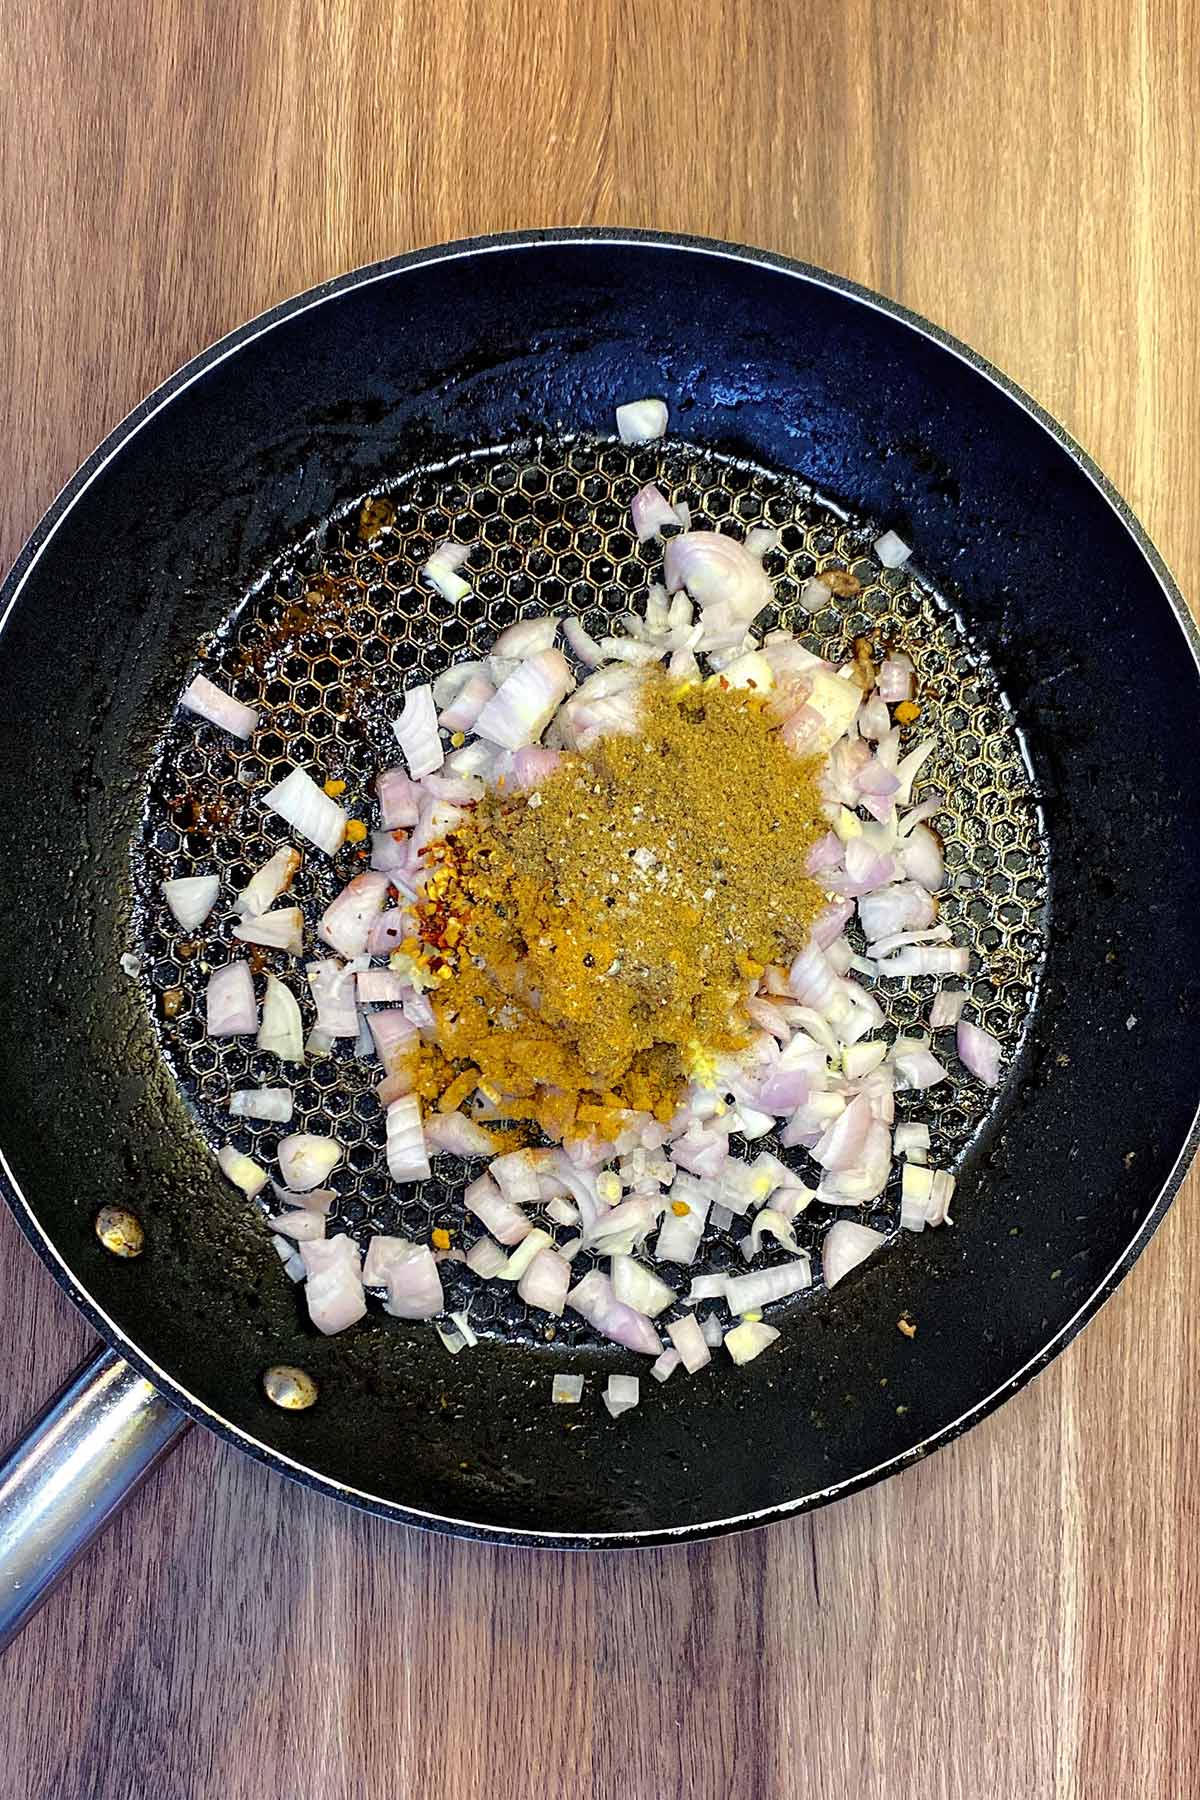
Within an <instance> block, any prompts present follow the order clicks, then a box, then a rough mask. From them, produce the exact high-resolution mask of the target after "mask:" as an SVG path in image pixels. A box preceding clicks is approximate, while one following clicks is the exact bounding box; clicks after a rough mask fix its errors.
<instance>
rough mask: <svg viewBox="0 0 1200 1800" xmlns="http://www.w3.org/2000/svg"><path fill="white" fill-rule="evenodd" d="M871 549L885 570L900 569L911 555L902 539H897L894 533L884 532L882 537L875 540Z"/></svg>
mask: <svg viewBox="0 0 1200 1800" xmlns="http://www.w3.org/2000/svg"><path fill="white" fill-rule="evenodd" d="M871 548H872V549H873V550H874V552H875V554H876V556H877V557H878V558H879V560H880V562H881V563H882V564H883V566H884V568H885V569H898V568H900V567H901V565H902V564H903V563H906V562H907V561H908V559H909V557H910V556H911V555H912V551H911V550H910V549H909V547H908V545H907V544H906V543H905V542H904V539H903V538H900V537H897V536H896V533H895V532H894V531H885V532H884V534H883V536H882V537H877V538H876V539H875V542H874V543H873V544H872V546H871Z"/></svg>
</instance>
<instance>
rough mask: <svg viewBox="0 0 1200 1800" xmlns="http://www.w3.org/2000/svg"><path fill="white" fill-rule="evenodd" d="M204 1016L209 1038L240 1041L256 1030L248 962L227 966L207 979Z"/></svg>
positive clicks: (255, 1009) (254, 1005) (252, 978)
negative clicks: (241, 1037) (234, 1038)
mask: <svg viewBox="0 0 1200 1800" xmlns="http://www.w3.org/2000/svg"><path fill="white" fill-rule="evenodd" d="M204 1004H205V1012H206V1015H207V1027H208V1035H209V1037H214V1038H223V1037H240V1036H241V1035H242V1034H243V1033H244V1032H248V1031H257V1029H258V1002H257V1001H256V1000H255V998H254V977H253V975H252V974H251V973H250V964H249V963H247V962H240V961H239V962H231V963H226V964H225V967H224V968H223V969H214V970H213V972H212V974H211V975H210V976H209V978H208V988H207V990H206V993H205V1002H204Z"/></svg>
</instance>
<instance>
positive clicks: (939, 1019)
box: [929, 988, 967, 1031]
mask: <svg viewBox="0 0 1200 1800" xmlns="http://www.w3.org/2000/svg"><path fill="white" fill-rule="evenodd" d="M966 1004H967V991H966V989H965V988H939V989H938V991H937V993H936V994H935V995H934V996H933V1005H932V1006H931V1007H930V1009H929V1024H930V1027H931V1029H932V1030H934V1031H941V1030H943V1029H944V1028H945V1027H946V1026H947V1025H957V1024H958V1021H959V1020H960V1019H961V1017H962V1010H963V1007H964V1006H965V1005H966Z"/></svg>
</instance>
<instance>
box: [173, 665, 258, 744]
mask: <svg viewBox="0 0 1200 1800" xmlns="http://www.w3.org/2000/svg"><path fill="white" fill-rule="evenodd" d="M179 704H180V705H181V706H186V707H187V709H188V711H189V712H194V713H199V715H200V717H201V718H202V719H207V720H208V721H209V723H210V724H212V725H219V726H220V727H221V729H222V731H231V732H232V733H233V735H234V737H240V738H248V737H250V736H251V735H252V734H253V732H254V730H255V728H256V727H257V725H258V714H257V713H256V712H255V710H254V708H253V707H252V706H244V705H243V704H242V702H241V701H240V700H235V699H234V697H233V695H232V694H227V693H226V692H225V690H224V688H219V687H218V686H217V685H216V683H215V682H212V681H210V680H209V679H208V677H207V675H197V676H196V678H195V680H194V681H193V682H191V683H190V684H189V686H188V687H187V688H185V689H184V691H183V693H182V694H181V695H180V698H179Z"/></svg>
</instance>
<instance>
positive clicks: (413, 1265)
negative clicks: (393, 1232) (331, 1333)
mask: <svg viewBox="0 0 1200 1800" xmlns="http://www.w3.org/2000/svg"><path fill="white" fill-rule="evenodd" d="M363 1282H364V1284H365V1285H366V1286H367V1287H372V1288H378V1287H383V1288H386V1289H387V1296H386V1298H385V1300H384V1302H383V1310H384V1312H386V1313H390V1314H391V1316H392V1318H394V1319H432V1318H433V1317H434V1315H435V1314H436V1313H440V1312H441V1310H442V1307H443V1306H444V1304H445V1296H444V1295H443V1293H442V1278H441V1276H440V1275H439V1274H438V1266H437V1264H436V1262H435V1261H434V1260H433V1253H432V1251H431V1250H430V1248H429V1246H428V1244H414V1243H412V1242H411V1241H410V1240H409V1239H408V1238H394V1237H384V1236H380V1237H373V1238H372V1239H371V1242H370V1243H369V1244H368V1246H367V1255H366V1261H365V1262H364V1263H363Z"/></svg>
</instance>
